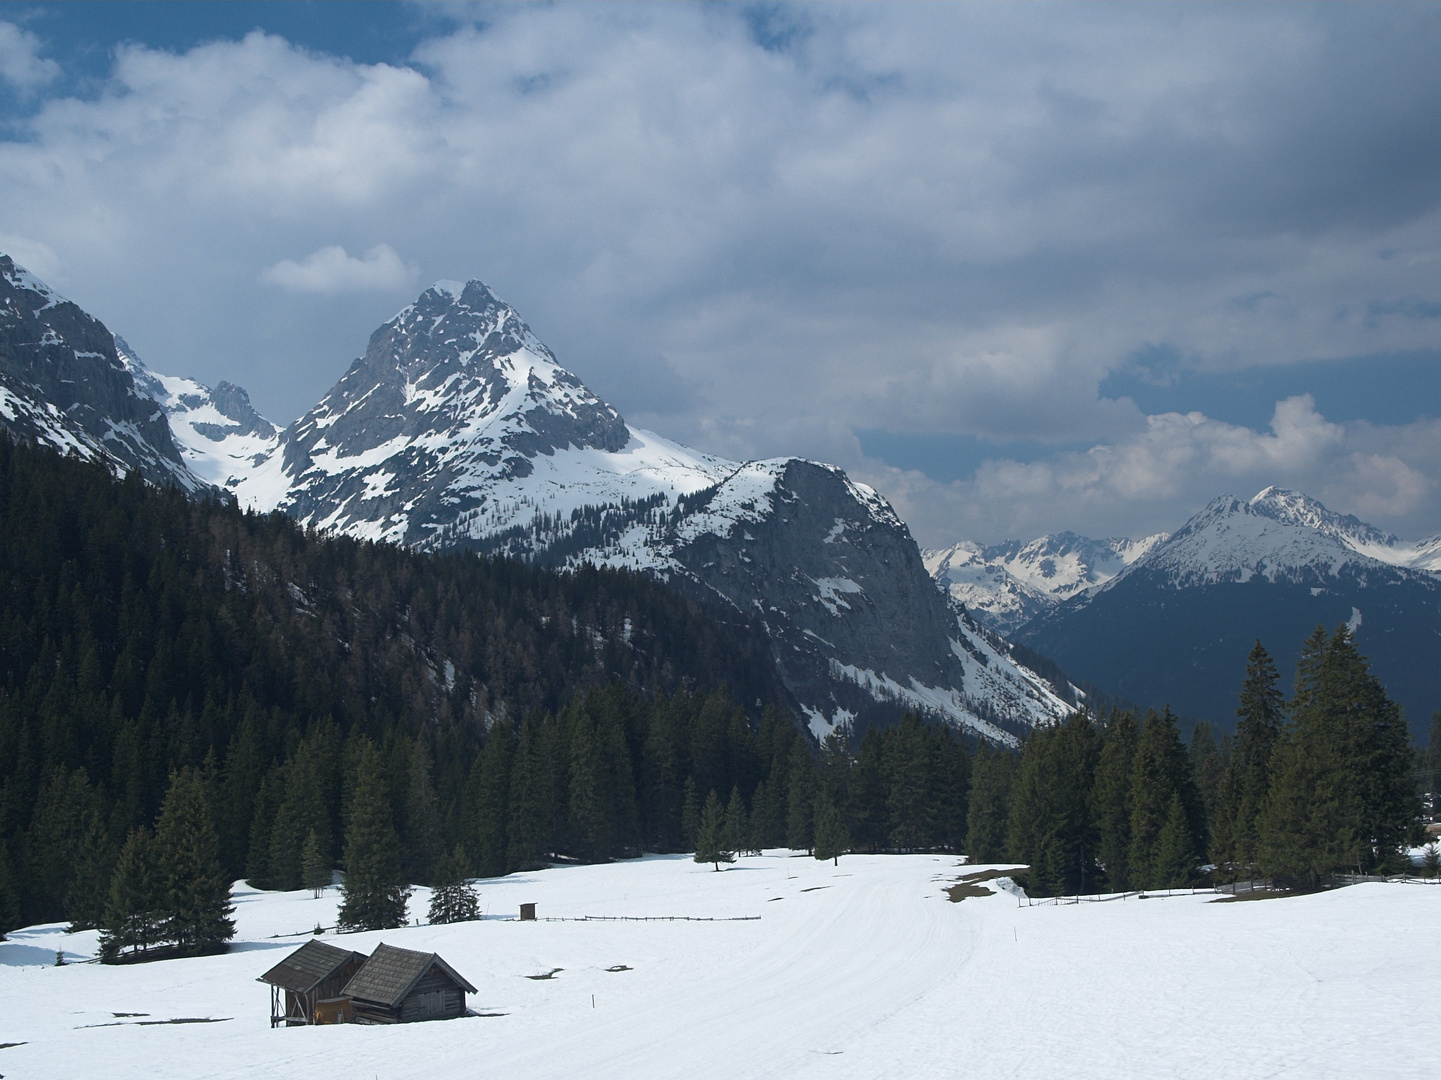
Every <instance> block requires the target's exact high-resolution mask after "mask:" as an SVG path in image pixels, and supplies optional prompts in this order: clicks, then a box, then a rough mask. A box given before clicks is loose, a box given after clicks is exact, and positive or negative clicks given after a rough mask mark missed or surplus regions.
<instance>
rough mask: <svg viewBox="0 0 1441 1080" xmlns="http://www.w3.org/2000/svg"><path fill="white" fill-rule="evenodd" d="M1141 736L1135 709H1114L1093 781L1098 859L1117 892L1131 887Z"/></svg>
mask: <svg viewBox="0 0 1441 1080" xmlns="http://www.w3.org/2000/svg"><path fill="white" fill-rule="evenodd" d="M1139 738H1140V734H1139V732H1138V731H1137V730H1136V717H1135V715H1134V714H1133V713H1130V712H1117V713H1112V714H1111V718H1110V720H1108V721H1107V722H1106V726H1105V728H1104V730H1103V732H1102V739H1101V752H1100V756H1099V757H1098V758H1097V761H1096V776H1095V780H1094V781H1093V783H1092V785H1091V794H1090V803H1091V820H1092V821H1094V822H1095V826H1096V862H1097V863H1098V864H1099V866H1100V868H1101V870H1102V871H1103V872H1104V873H1105V875H1106V882H1107V884H1108V886H1109V887H1110V888H1111V889H1112V890H1113V891H1115V892H1125V891H1126V890H1128V889H1130V888H1131V809H1132V808H1131V780H1132V775H1131V774H1132V768H1133V765H1134V761H1135V756H1136V743H1137V742H1138V741H1139Z"/></svg>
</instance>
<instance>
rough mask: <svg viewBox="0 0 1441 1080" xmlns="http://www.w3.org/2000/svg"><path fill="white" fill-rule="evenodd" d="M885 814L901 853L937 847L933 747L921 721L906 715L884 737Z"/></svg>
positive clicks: (912, 714) (891, 839)
mask: <svg viewBox="0 0 1441 1080" xmlns="http://www.w3.org/2000/svg"><path fill="white" fill-rule="evenodd" d="M887 734H888V736H889V739H888V741H889V742H890V746H889V748H888V752H887V754H886V773H887V776H886V810H887V815H888V818H889V824H890V834H889V840H890V843H891V844H892V846H894V847H897V848H900V849H901V850H902V851H913V850H918V849H928V848H931V847H934V846H936V831H937V830H936V811H937V809H938V807H937V803H938V802H939V800H938V799H937V791H936V779H937V775H936V774H937V772H938V771H939V770H938V768H937V765H938V762H937V761H936V760H935V759H936V755H935V752H934V750H935V747H934V744H933V743H932V741H931V739H930V738H929V735H928V732H927V731H926V726H925V725H924V724H922V723H921V720H920V717H918V716H917V715H916V714H915V713H911V712H908V713H906V714H905V716H903V717H901V722H900V724H898V725H897V726H896V729H895V731H894V733H889V732H888V733H887Z"/></svg>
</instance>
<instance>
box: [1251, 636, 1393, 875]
mask: <svg viewBox="0 0 1441 1080" xmlns="http://www.w3.org/2000/svg"><path fill="white" fill-rule="evenodd" d="M1289 711H1290V714H1291V725H1290V726H1289V727H1288V728H1287V729H1286V730H1285V731H1284V732H1283V734H1282V737H1281V740H1280V743H1279V744H1278V746H1277V751H1276V757H1275V761H1276V767H1275V769H1274V776H1273V780H1272V784H1271V788H1270V792H1269V794H1268V796H1267V799H1266V802H1265V805H1264V807H1263V810H1262V813H1261V815H1260V819H1259V822H1258V832H1259V833H1260V836H1259V843H1258V848H1259V859H1258V861H1259V863H1260V866H1261V869H1262V870H1263V871H1264V872H1265V873H1267V874H1268V875H1271V876H1275V877H1280V878H1285V879H1290V880H1292V881H1294V882H1296V883H1299V884H1302V885H1304V886H1306V887H1309V888H1315V887H1317V886H1318V885H1319V884H1320V882H1321V879H1322V877H1323V876H1325V875H1326V874H1329V873H1333V872H1335V871H1338V870H1346V869H1351V870H1359V871H1367V870H1370V869H1373V868H1375V867H1378V866H1386V865H1391V864H1394V865H1400V864H1401V862H1402V860H1403V858H1404V854H1403V852H1404V849H1405V847H1406V845H1407V844H1409V843H1412V842H1414V841H1415V840H1416V839H1418V838H1419V836H1420V825H1419V822H1420V800H1419V798H1418V797H1417V795H1416V792H1415V790H1414V788H1413V786H1412V779H1411V754H1410V746H1409V739H1408V736H1407V732H1406V726H1405V723H1404V722H1403V721H1402V719H1401V715H1400V710H1399V709H1398V708H1397V706H1396V705H1395V704H1394V703H1393V702H1391V701H1390V700H1389V699H1388V698H1387V697H1386V692H1385V689H1384V688H1383V687H1382V686H1381V684H1380V682H1379V681H1378V680H1377V679H1376V678H1375V676H1374V675H1372V674H1371V672H1370V668H1369V665H1368V664H1367V662H1366V659H1365V657H1363V656H1361V655H1360V653H1359V652H1357V650H1356V647H1355V643H1354V641H1353V640H1352V638H1351V633H1350V630H1349V629H1348V628H1347V627H1346V626H1340V627H1338V628H1337V630H1336V632H1335V633H1334V634H1333V635H1331V636H1330V637H1329V638H1328V637H1327V635H1326V633H1325V631H1324V629H1323V628H1321V627H1317V629H1316V632H1315V633H1313V634H1312V635H1311V636H1310V637H1309V638H1308V639H1307V641H1306V644H1305V646H1303V648H1302V653H1301V658H1300V661H1299V662H1298V664H1297V672H1296V695H1295V697H1294V698H1293V699H1292V701H1291V704H1290V709H1289Z"/></svg>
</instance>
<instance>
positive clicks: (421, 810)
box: [401, 736, 440, 882]
mask: <svg viewBox="0 0 1441 1080" xmlns="http://www.w3.org/2000/svg"><path fill="white" fill-rule="evenodd" d="M409 766H410V767H409V769H408V770H407V775H406V785H405V801H404V803H403V811H404V812H403V815H402V825H403V828H402V836H403V839H404V842H403V844H402V846H401V852H402V859H401V863H402V873H403V874H404V875H405V878H406V880H407V881H418V882H428V881H430V879H431V875H432V874H433V873H434V872H435V861H436V856H437V854H438V852H439V849H440V811H439V809H438V808H437V806H436V799H435V785H434V783H433V781H432V780H431V761H430V747H429V745H428V744H427V743H426V740H425V738H424V736H421V737H419V738H417V739H415V741H414V742H413V743H412V744H411V748H410V762H409Z"/></svg>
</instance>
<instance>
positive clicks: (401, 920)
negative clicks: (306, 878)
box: [340, 742, 410, 930]
mask: <svg viewBox="0 0 1441 1080" xmlns="http://www.w3.org/2000/svg"><path fill="white" fill-rule="evenodd" d="M342 893H343V899H342V901H341V904H340V927H341V929H342V930H388V929H390V928H392V927H396V926H404V925H405V908H406V900H407V899H408V898H409V896H410V890H409V889H408V888H407V887H406V885H405V882H404V880H403V878H402V875H401V861H400V838H399V837H398V836H397V835H396V832H395V823H394V820H393V818H392V816H391V810H390V799H389V797H388V796H387V794H386V791H385V778H384V773H383V765H382V763H381V760H380V753H379V751H377V750H376V749H375V747H374V745H373V744H371V743H369V742H367V743H366V744H365V746H364V747H363V749H362V750H361V754H360V759H359V761H358V762H357V766H356V777H355V787H354V792H353V794H352V796H351V805H350V822H349V825H348V827H347V828H346V831H345V884H344V886H343V887H342Z"/></svg>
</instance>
